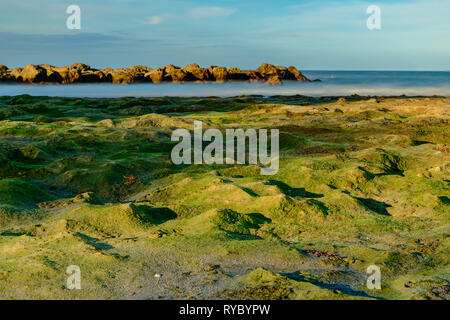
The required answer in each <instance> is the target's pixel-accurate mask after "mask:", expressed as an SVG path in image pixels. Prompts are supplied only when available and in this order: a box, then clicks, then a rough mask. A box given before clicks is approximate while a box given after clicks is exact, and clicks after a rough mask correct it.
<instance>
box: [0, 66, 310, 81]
mask: <svg viewBox="0 0 450 320" xmlns="http://www.w3.org/2000/svg"><path fill="white" fill-rule="evenodd" d="M227 80H239V81H260V80H265V81H266V83H268V84H279V83H280V82H281V81H283V80H296V81H310V80H309V79H307V78H306V77H305V76H304V75H303V74H302V73H301V72H300V71H298V70H297V69H296V68H295V67H293V66H290V67H289V68H286V67H283V66H274V65H272V64H268V63H264V64H262V65H261V66H260V67H259V68H258V69H257V70H241V69H239V68H233V67H232V68H229V69H227V68H225V67H218V66H210V67H208V68H202V67H200V66H199V65H198V64H196V63H193V64H189V65H186V66H185V67H183V68H180V67H177V66H174V65H172V64H169V65H167V66H165V67H160V68H157V69H151V68H149V67H146V66H131V67H128V68H117V69H111V68H105V69H103V70H97V69H94V68H91V67H90V66H89V65H86V64H83V63H74V64H72V65H67V66H63V67H55V66H52V65H49V64H42V65H28V66H26V67H25V68H16V69H13V70H10V69H8V67H6V66H4V65H0V81H2V82H5V81H6V82H12V81H17V82H29V83H43V82H53V83H66V84H67V83H86V82H87V83H97V82H113V83H134V82H154V83H158V82H162V81H168V82H183V81H217V82H224V81H227Z"/></svg>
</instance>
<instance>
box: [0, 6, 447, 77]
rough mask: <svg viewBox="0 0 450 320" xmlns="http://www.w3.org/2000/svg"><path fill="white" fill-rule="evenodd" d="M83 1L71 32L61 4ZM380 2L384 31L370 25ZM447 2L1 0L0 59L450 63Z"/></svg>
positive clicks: (246, 64)
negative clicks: (371, 9) (78, 23)
mask: <svg viewBox="0 0 450 320" xmlns="http://www.w3.org/2000/svg"><path fill="white" fill-rule="evenodd" d="M71 4H76V5H79V6H80V8H81V30H68V29H67V28H66V19H67V17H68V14H67V13H66V8H67V7H68V6H69V5H71ZM371 4H375V5H378V6H379V7H380V8H381V18H382V29H381V30H376V31H370V30H368V29H367V27H366V20H367V18H368V17H369V15H368V14H367V13H366V9H367V7H368V6H369V5H371ZM449 57H450V0H411V1H405V0H391V1H386V0H373V1H369V2H368V1H359V0H340V1H338V0H295V1H293V0H278V1H275V0H273V1H267V0H222V1H216V0H191V1H185V0H183V1H182V0H141V1H139V0H107V1H106V0H70V1H65V0H39V1H36V0H15V1H7V0H1V2H0V64H5V65H7V66H9V67H18V66H23V65H26V64H29V63H33V64H39V63H51V64H54V65H65V64H71V63H73V62H84V63H87V64H90V65H92V66H95V67H99V68H103V67H107V66H111V67H119V66H129V65H138V64H143V65H148V66H151V67H157V66H162V65H166V64H169V63H173V64H176V65H180V66H183V65H186V64H189V63H192V62H196V63H198V64H200V65H203V66H206V65H210V64H216V65H224V66H237V67H241V68H255V67H257V66H259V65H260V64H261V63H263V62H270V63H273V64H277V65H295V66H297V67H298V68H299V69H303V70H447V71H448V70H450V59H449Z"/></svg>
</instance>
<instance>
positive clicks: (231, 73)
mask: <svg viewBox="0 0 450 320" xmlns="http://www.w3.org/2000/svg"><path fill="white" fill-rule="evenodd" d="M228 78H229V79H230V80H242V81H245V80H250V75H249V74H247V72H244V71H241V69H239V68H230V69H228Z"/></svg>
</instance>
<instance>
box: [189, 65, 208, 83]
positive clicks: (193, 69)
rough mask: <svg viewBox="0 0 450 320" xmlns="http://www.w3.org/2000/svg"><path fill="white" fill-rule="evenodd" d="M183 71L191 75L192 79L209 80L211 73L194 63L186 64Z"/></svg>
mask: <svg viewBox="0 0 450 320" xmlns="http://www.w3.org/2000/svg"><path fill="white" fill-rule="evenodd" d="M183 71H184V72H186V73H187V74H190V75H192V78H193V79H194V80H200V81H208V80H211V74H210V72H209V70H208V69H205V68H200V66H199V65H198V64H196V63H192V64H188V65H187V66H185V67H184V68H183Z"/></svg>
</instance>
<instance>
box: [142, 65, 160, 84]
mask: <svg viewBox="0 0 450 320" xmlns="http://www.w3.org/2000/svg"><path fill="white" fill-rule="evenodd" d="M164 74H165V72H164V68H158V69H153V70H150V71H149V72H147V73H146V74H145V75H144V77H145V78H147V79H150V80H151V81H152V82H154V83H159V82H161V81H163V80H164Z"/></svg>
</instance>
